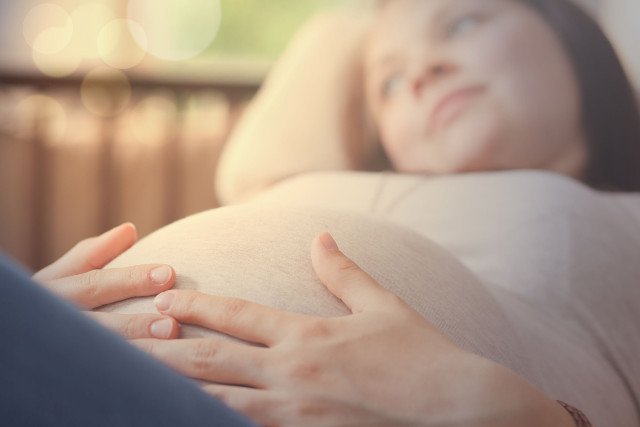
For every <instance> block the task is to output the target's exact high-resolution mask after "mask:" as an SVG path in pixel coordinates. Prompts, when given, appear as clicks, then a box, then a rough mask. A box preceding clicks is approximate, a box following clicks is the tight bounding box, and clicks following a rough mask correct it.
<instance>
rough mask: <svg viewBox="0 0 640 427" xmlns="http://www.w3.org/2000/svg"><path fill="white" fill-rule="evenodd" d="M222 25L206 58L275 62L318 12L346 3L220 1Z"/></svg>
mask: <svg viewBox="0 0 640 427" xmlns="http://www.w3.org/2000/svg"><path fill="white" fill-rule="evenodd" d="M220 3H221V7H222V23H221V26H220V31H219V33H218V36H217V37H216V40H215V41H214V42H213V43H212V44H211V46H210V47H209V49H208V50H207V52H206V53H205V55H213V56H224V57H229V56H234V57H254V58H256V57H258V58H265V59H274V58H276V57H277V56H278V55H279V54H280V53H281V52H282V50H283V49H284V48H285V47H286V45H287V43H288V41H289V39H290V38H291V36H292V35H294V34H295V32H296V30H297V29H298V28H299V27H300V25H301V24H302V23H304V22H305V21H306V20H307V19H309V17H311V16H312V15H313V14H314V13H315V12H317V11H319V10H321V9H324V8H328V7H332V6H336V5H338V4H341V3H344V0H220Z"/></svg>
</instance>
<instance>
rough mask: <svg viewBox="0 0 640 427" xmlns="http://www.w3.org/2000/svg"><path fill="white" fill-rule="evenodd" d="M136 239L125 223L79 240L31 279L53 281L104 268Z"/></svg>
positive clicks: (128, 224) (132, 229) (132, 226)
mask: <svg viewBox="0 0 640 427" xmlns="http://www.w3.org/2000/svg"><path fill="white" fill-rule="evenodd" d="M137 239H138V234H137V232H136V228H135V226H134V225H133V224H131V223H125V224H122V225H119V226H118V227H115V228H112V229H111V230H109V231H107V232H105V233H103V234H101V235H100V236H97V237H91V238H89V239H85V240H82V241H81V242H79V243H78V244H76V245H75V246H74V247H73V248H71V250H69V252H67V253H66V254H64V255H63V256H62V257H61V258H60V259H58V260H57V261H55V262H54V263H53V264H51V265H49V266H48V267H45V268H44V269H42V270H40V271H39V272H37V273H36V274H35V275H34V276H33V278H34V280H41V281H47V280H55V279H59V278H62V277H67V276H74V275H76V274H81V273H86V272H87V271H91V270H96V269H99V268H102V267H104V266H105V265H106V264H107V263H109V262H110V261H111V260H113V259H114V258H115V257H117V256H118V255H120V254H121V253H122V252H124V251H125V250H127V249H129V248H130V247H131V246H132V245H133V244H134V243H135V242H136V240H137Z"/></svg>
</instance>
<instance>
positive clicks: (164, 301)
mask: <svg viewBox="0 0 640 427" xmlns="http://www.w3.org/2000/svg"><path fill="white" fill-rule="evenodd" d="M153 303H154V304H155V305H156V308H157V309H158V310H160V311H167V310H169V308H171V304H172V303H173V293H171V292H164V293H162V294H160V295H158V296H157V297H156V298H155V299H154V300H153Z"/></svg>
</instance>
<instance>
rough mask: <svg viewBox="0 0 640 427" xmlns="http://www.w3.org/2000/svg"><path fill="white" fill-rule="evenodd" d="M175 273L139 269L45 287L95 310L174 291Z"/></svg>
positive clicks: (166, 269) (159, 268)
mask: <svg viewBox="0 0 640 427" xmlns="http://www.w3.org/2000/svg"><path fill="white" fill-rule="evenodd" d="M175 281H176V274H175V271H173V269H172V268H171V267H169V266H168V265H160V264H154V265H137V266H134V267H126V268H112V269H105V270H93V271H90V272H88V273H82V274H78V275H76V276H70V277H65V278H62V279H57V280H52V281H49V282H46V283H44V285H45V287H47V288H49V289H50V290H51V291H52V292H54V293H55V294H58V295H60V296H61V297H63V298H65V299H68V300H71V301H73V302H74V303H76V304H78V305H80V306H82V307H84V308H87V309H93V308H96V307H100V306H102V305H105V304H110V303H112V302H117V301H122V300H125V299H128V298H132V297H142V296H150V295H156V294H158V293H160V292H163V291H166V290H167V289H169V288H171V287H172V286H173V285H174V284H175Z"/></svg>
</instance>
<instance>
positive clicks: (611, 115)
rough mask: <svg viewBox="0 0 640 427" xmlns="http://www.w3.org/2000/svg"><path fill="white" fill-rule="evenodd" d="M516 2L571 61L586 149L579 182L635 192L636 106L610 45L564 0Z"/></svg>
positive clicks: (638, 166) (638, 157) (639, 147)
mask: <svg viewBox="0 0 640 427" xmlns="http://www.w3.org/2000/svg"><path fill="white" fill-rule="evenodd" d="M519 1H521V2H523V3H525V4H528V5H529V6H531V7H532V8H533V9H534V10H536V11H538V12H539V13H540V15H541V16H542V17H543V18H544V19H545V21H546V22H547V23H548V24H549V25H550V26H551V28H552V29H553V30H554V31H555V32H556V34H557V35H558V36H559V38H560V41H561V42H562V44H563V46H564V48H565V50H566V52H567V54H568V55H569V58H570V59H571V62H572V64H573V68H574V72H575V74H576V77H577V80H578V84H579V87H580V91H581V96H582V127H583V129H584V132H585V135H586V138H587V143H588V149H589V161H588V164H587V168H586V170H585V173H584V180H585V182H586V183H587V184H588V185H590V186H592V187H594V188H598V189H604V190H617V191H640V111H639V109H638V101H637V99H636V98H635V94H634V91H633V86H632V85H631V82H630V81H629V78H628V77H627V75H626V74H625V71H624V68H623V66H622V64H621V62H620V59H619V58H618V56H617V55H616V52H615V49H614V48H613V46H612V45H611V43H610V42H609V40H608V39H607V37H606V36H605V34H604V32H603V31H602V29H601V28H600V26H599V25H598V24H597V23H596V22H595V21H594V20H593V19H592V18H591V17H590V16H589V15H588V14H587V13H586V12H585V11H583V10H582V9H581V8H580V7H579V6H577V5H576V4H574V3H572V2H571V1H570V0H519Z"/></svg>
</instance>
